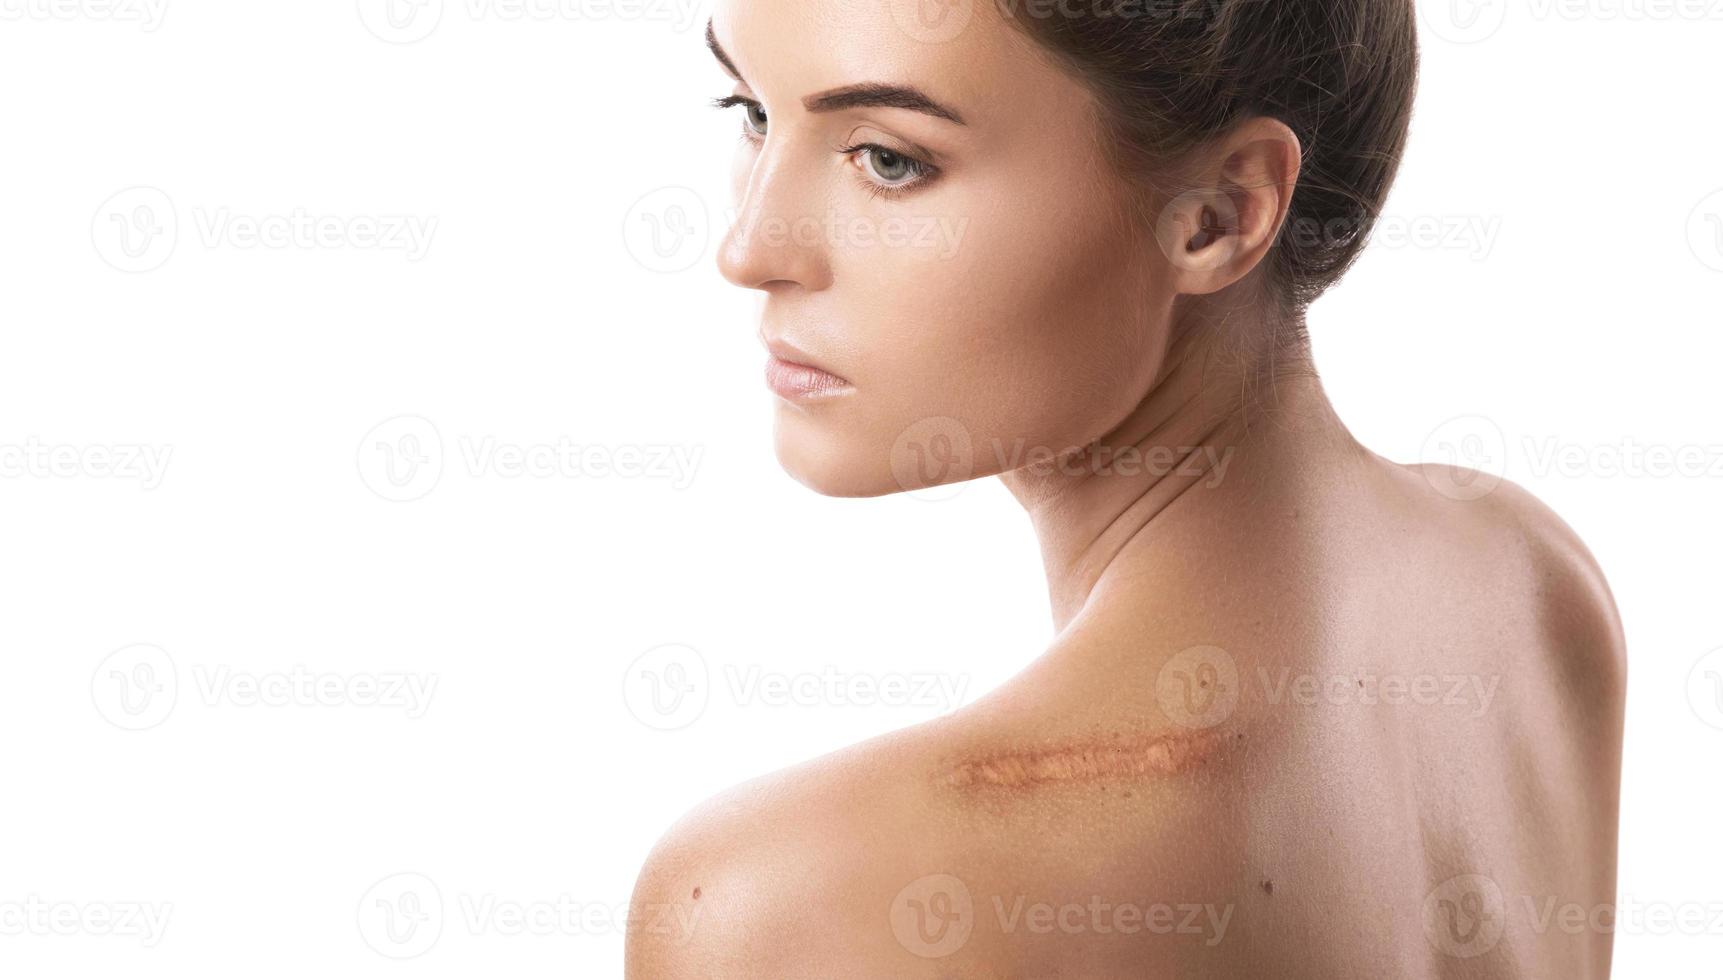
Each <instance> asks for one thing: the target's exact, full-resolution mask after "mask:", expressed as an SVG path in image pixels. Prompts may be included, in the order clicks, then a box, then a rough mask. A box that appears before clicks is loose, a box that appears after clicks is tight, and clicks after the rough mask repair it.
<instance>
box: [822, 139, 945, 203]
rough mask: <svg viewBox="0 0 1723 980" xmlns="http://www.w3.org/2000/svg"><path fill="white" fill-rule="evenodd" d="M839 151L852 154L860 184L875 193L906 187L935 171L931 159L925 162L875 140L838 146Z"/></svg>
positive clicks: (905, 188) (932, 174)
mask: <svg viewBox="0 0 1723 980" xmlns="http://www.w3.org/2000/svg"><path fill="white" fill-rule="evenodd" d="M839 152H840V153H845V154H849V155H851V156H853V157H854V158H855V161H856V165H857V166H858V167H859V168H860V169H861V172H862V175H863V176H862V182H863V184H865V185H866V186H867V187H868V189H869V190H872V191H874V192H875V193H879V194H895V193H901V192H904V191H908V190H909V189H910V188H912V187H917V186H920V185H922V184H925V183H926V182H928V181H929V180H932V179H933V178H934V177H935V176H937V175H938V173H939V171H938V169H937V168H936V167H934V166H933V164H931V163H925V162H923V161H921V160H918V159H916V158H915V157H912V156H910V155H908V154H907V153H900V152H898V151H897V150H894V149H891V148H890V147H886V146H880V145H879V144H878V143H858V144H856V145H855V146H845V147H840V148H839Z"/></svg>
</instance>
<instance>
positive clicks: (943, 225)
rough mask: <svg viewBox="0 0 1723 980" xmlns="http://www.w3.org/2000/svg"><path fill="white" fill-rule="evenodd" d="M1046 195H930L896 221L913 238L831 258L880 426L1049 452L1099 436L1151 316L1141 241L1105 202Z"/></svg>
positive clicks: (1122, 399) (1115, 412) (1131, 378)
mask: <svg viewBox="0 0 1723 980" xmlns="http://www.w3.org/2000/svg"><path fill="white" fill-rule="evenodd" d="M990 190H991V189H990ZM930 197H931V195H930ZM1056 203H1059V202H1052V203H1050V204H1021V203H1012V202H1011V201H1010V199H1009V198H1007V197H1006V196H1005V195H1004V194H1003V193H989V194H986V195H985V196H984V197H982V198H981V200H980V201H979V202H969V201H952V200H944V201H942V202H940V206H939V208H938V210H937V211H934V210H933V208H932V206H930V207H929V208H928V210H927V211H926V212H924V214H927V215H929V216H928V217H924V218H921V219H911V220H912V221H916V220H920V221H925V222H929V223H930V224H929V227H928V228H927V229H926V237H927V238H928V241H929V244H927V245H925V246H924V247H921V248H914V247H910V248H896V249H880V250H877V251H873V252H869V251H868V250H849V251H846V253H845V254H844V255H842V256H841V257H840V261H841V263H842V265H841V266H838V267H835V268H834V271H835V272H836V273H837V274H836V276H835V281H836V282H837V283H838V284H839V288H840V289H842V290H843V291H844V292H846V293H847V294H848V297H849V298H848V301H847V303H846V305H848V306H850V307H851V309H850V311H849V313H850V315H849V316H846V320H847V321H848V322H849V323H851V324H853V325H854V328H855V333H854V336H853V340H854V342H855V343H856V346H857V348H858V350H857V351H856V353H857V354H858V355H859V358H858V361H859V363H861V364H863V365H865V368H866V375H867V377H866V379H865V381H866V382H868V383H866V384H864V385H863V388H864V393H865V395H866V396H867V398H868V399H869V400H870V401H871V402H873V405H871V406H870V407H871V408H873V409H876V410H877V411H878V413H879V415H878V417H879V419H880V421H881V423H882V424H887V425H888V426H889V424H897V425H898V427H899V428H900V429H901V428H904V427H907V426H909V425H912V424H914V423H916V422H917V421H918V420H921V419H926V418H932V417H942V416H943V417H951V418H955V419H960V420H962V422H963V424H964V426H966V427H967V429H968V430H969V433H970V435H971V436H972V437H973V438H975V439H976V440H977V445H978V446H979V447H991V446H993V445H995V444H996V443H1004V444H1013V443H1016V442H1017V441H1019V440H1023V441H1025V442H1026V443H1027V445H1029V446H1032V447H1039V446H1045V447H1047V448H1050V449H1053V450H1055V451H1058V450H1061V449H1064V448H1066V447H1069V446H1076V445H1081V444H1083V443H1085V442H1087V441H1089V440H1091V439H1094V438H1096V437H1098V436H1101V435H1103V434H1104V433H1105V432H1106V431H1107V429H1109V428H1110V427H1111V426H1112V425H1114V424H1116V423H1117V422H1118V421H1120V420H1121V419H1123V418H1124V416H1125V415H1126V414H1127V413H1128V412H1129V411H1130V410H1131V409H1132V408H1133V407H1135V405H1136V404H1137V402H1138V401H1139V400H1140V399H1141V398H1142V396H1143V395H1144V394H1146V393H1147V391H1148V388H1149V386H1150V384H1151V383H1152V380H1153V377H1154V372H1155V370H1156V369H1157V368H1158V358H1157V351H1158V339H1159V336H1160V333H1161V328H1160V325H1159V323H1158V322H1157V320H1158V316H1157V313H1156V303H1155V301H1154V297H1153V295H1152V281H1151V280H1152V275H1151V273H1150V265H1149V264H1148V258H1147V257H1146V256H1144V254H1143V251H1142V245H1141V244H1140V241H1139V240H1138V238H1137V236H1134V235H1132V234H1131V233H1130V231H1129V229H1128V228H1127V227H1126V226H1125V224H1124V223H1123V221H1122V220H1121V219H1119V218H1117V217H1112V216H1110V215H1109V211H1110V209H1107V208H1099V207H1082V206H1077V207H1066V208H1064V209H1056V207H1055V206H1053V205H1054V204H1056ZM1063 203H1065V204H1067V205H1070V204H1073V203H1075V204H1079V205H1080V204H1081V202H1073V201H1070V200H1066V201H1065V202H1063ZM903 210H904V211H905V212H907V211H909V210H910V209H909V208H907V207H905V208H904V209H903ZM966 219H967V220H966ZM857 380H858V383H859V382H862V381H863V380H864V379H857ZM993 458H994V453H993V452H992V451H991V449H988V450H987V451H985V452H982V453H981V458H979V459H978V460H977V463H978V465H979V464H985V463H987V462H988V461H990V460H992V459H993ZM984 468H988V469H994V468H995V467H992V466H985V467H984Z"/></svg>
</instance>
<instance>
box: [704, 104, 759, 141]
mask: <svg viewBox="0 0 1723 980" xmlns="http://www.w3.org/2000/svg"><path fill="white" fill-rule="evenodd" d="M712 105H713V106H715V107H716V108H719V109H731V108H734V107H736V106H741V107H742V135H743V136H744V137H746V138H748V139H751V140H760V139H764V138H765V136H766V107H765V106H763V105H761V104H760V103H758V102H756V101H754V100H753V99H750V98H748V97H747V96H745V95H726V96H724V97H723V98H721V99H713V100H712Z"/></svg>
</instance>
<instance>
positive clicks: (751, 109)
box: [742, 102, 766, 136]
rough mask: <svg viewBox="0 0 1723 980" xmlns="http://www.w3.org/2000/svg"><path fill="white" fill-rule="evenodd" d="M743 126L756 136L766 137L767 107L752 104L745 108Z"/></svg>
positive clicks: (756, 103) (755, 103)
mask: <svg viewBox="0 0 1723 980" xmlns="http://www.w3.org/2000/svg"><path fill="white" fill-rule="evenodd" d="M742 125H743V126H744V127H746V128H747V130H748V131H749V132H750V133H753V134H754V135H755V136H764V135H766V107H765V106H763V105H761V104H760V103H758V102H750V103H748V104H747V105H746V106H744V107H743V111H742Z"/></svg>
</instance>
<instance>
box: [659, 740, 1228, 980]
mask: <svg viewBox="0 0 1723 980" xmlns="http://www.w3.org/2000/svg"><path fill="white" fill-rule="evenodd" d="M966 710H967V709H966ZM1223 741H1224V740H1223V739H1222V738H1221V737H1220V736H1218V735H1215V736H1213V737H1209V738H1184V737H1179V736H1173V737H1167V736H1165V735H1159V734H1156V733H1133V732H1126V731H1103V730H1100V729H1096V730H1093V731H1085V732H1084V733H1083V734H1081V735H1078V736H1076V737H1064V736H1054V735H1049V734H1031V733H1030V732H1028V731H1024V730H1019V731H1016V732H1015V733H1008V732H1005V731H1003V730H1002V729H1001V727H1000V722H999V720H998V718H997V717H996V716H993V715H991V714H990V713H989V711H988V710H987V709H983V710H981V711H980V712H977V713H970V714H966V713H965V712H959V713H958V714H957V715H954V716H950V717H948V718H946V719H941V720H940V721H938V722H934V723H930V724H928V725H923V726H918V727H917V728H914V729H909V730H906V731H904V732H899V733H895V734H893V735H891V736H888V737H885V738H882V739H876V740H874V741H871V742H867V743H863V744H861V745H858V746H855V747H852V748H850V749H846V750H844V751H842V752H839V753H836V754H834V755H831V756H827V757H824V758H821V759H817V760H814V761H813V762H810V763H806V764H804V765H801V766H796V767H793V768H791V769H787V770H784V771H782V772H779V773H775V774H773V775H771V776H768V777H765V778H762V779H759V780H755V781H753V782H751V783H747V784H744V785H743V786H740V787H737V788H736V789H734V790H731V791H730V792H727V793H725V794H723V795H721V796H719V797H717V798H715V799H713V800H711V801H709V802H708V803H706V804H705V805H703V806H701V807H700V808H698V809H697V810H696V811H694V812H693V813H691V814H689V815H688V816H687V817H685V818H683V820H682V821H680V822H679V823H678V824H677V825H676V826H675V827H673V828H672V829H671V830H670V831H669V832H668V833H667V834H666V835H665V836H664V838H663V839H662V840H661V841H660V842H659V844H658V845H657V846H656V848H655V849H654V851H653V853H652V855H651V856H650V858H649V859H648V860H647V862H646V864H645V866H644V868H643V870H642V872H641V874H640V877H639V880H638V882H637V884H636V886H635V893H634V898H633V902H632V905H633V915H632V916H631V919H632V927H631V929H630V934H629V937H628V969H627V974H628V976H629V977H631V978H635V980H647V978H679V977H728V976H745V977H756V976H802V975H809V976H811V975H819V976H822V977H827V976H830V977H844V976H856V977H878V976H893V977H921V976H926V977H954V976H965V977H966V976H1000V975H1055V974H1056V975H1078V974H1071V973H1068V972H1061V971H1068V970H1070V969H1072V968H1073V967H1074V966H1075V965H1076V964H1079V963H1082V962H1085V958H1089V959H1088V960H1087V962H1088V964H1089V966H1088V969H1087V972H1082V971H1079V972H1080V975H1085V976H1109V975H1128V974H1127V973H1126V972H1119V970H1120V969H1123V967H1122V964H1126V963H1133V964H1136V965H1137V966H1138V967H1139V968H1140V967H1141V966H1143V965H1147V964H1152V963H1154V962H1156V960H1157V958H1158V957H1161V956H1162V955H1163V954H1164V955H1166V956H1167V957H1169V959H1168V960H1167V962H1169V963H1170V962H1171V959H1170V957H1171V956H1174V955H1176V954H1177V952H1178V950H1180V949H1190V948H1195V949H1198V950H1203V949H1212V948H1213V946H1214V945H1215V944H1217V943H1218V942H1219V940H1220V938H1221V937H1222V936H1224V935H1225V932H1226V930H1227V929H1228V928H1229V926H1230V925H1231V919H1232V915H1233V912H1234V911H1235V904H1234V903H1233V902H1232V901H1231V896H1230V894H1227V895H1222V894H1221V893H1222V892H1224V891H1226V889H1223V888H1210V887H1209V886H1208V885H1207V883H1205V881H1204V875H1205V873H1206V869H1205V867H1204V865H1203V862H1202V861H1200V860H1195V859H1193V858H1192V856H1191V855H1190V854H1188V853H1184V852H1183V851H1181V849H1178V848H1173V847H1166V846H1161V844H1162V843H1164V842H1167V841H1171V840H1175V839H1188V838H1189V836H1190V835H1191V834H1192V833H1193V832H1194V828H1196V827H1199V826H1206V827H1207V828H1208V831H1209V832H1210V833H1211V834H1212V833H1213V832H1214V831H1215V829H1216V828H1215V824H1214V817H1213V815H1212V814H1209V815H1204V814H1201V813H1200V812H1199V811H1200V810H1201V809H1202V807H1200V806H1198V805H1195V804H1192V803H1189V802H1188V801H1187V802H1175V801H1176V800H1178V799H1180V798H1181V797H1182V796H1183V795H1184V792H1183V791H1182V790H1180V789H1178V788H1177V784H1179V783H1181V782H1185V781H1187V780H1192V781H1194V780H1196V779H1198V778H1200V777H1199V776H1198V774H1199V773H1201V772H1204V771H1207V770H1209V768H1210V767H1213V766H1219V765H1221V764H1222V762H1223V756H1224V754H1225V752H1226V751H1227V747H1226V746H1225V745H1224V744H1222V743H1223ZM1157 828H1161V829H1157ZM1145 865H1156V866H1157V867H1158V871H1159V873H1158V874H1155V873H1149V872H1148V870H1147V869H1146V868H1145ZM1205 896H1206V900H1205ZM1037 969H1038V970H1039V971H1040V972H1038V973H1037V972H1035V971H1036V970H1037ZM1025 971H1028V972H1027V973H1026V972H1025ZM1130 975H1137V976H1141V975H1143V974H1142V972H1141V970H1140V969H1138V970H1137V972H1136V973H1135V974H1130Z"/></svg>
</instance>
